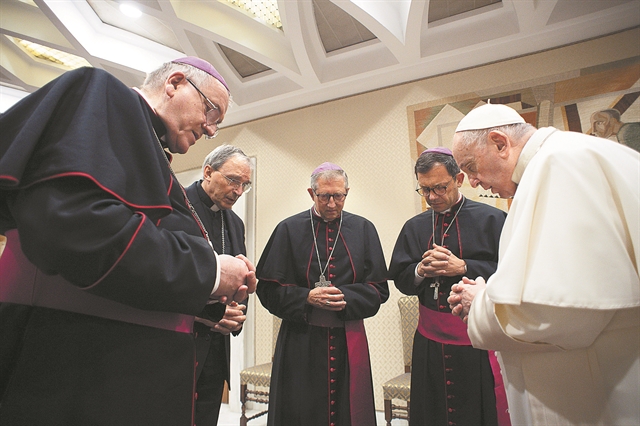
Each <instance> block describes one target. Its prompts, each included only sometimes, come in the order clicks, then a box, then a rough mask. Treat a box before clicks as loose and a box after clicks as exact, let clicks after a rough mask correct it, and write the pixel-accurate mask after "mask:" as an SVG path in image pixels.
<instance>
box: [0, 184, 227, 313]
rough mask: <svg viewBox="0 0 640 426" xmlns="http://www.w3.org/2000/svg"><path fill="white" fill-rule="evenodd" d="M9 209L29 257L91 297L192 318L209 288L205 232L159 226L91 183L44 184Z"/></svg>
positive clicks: (211, 263)
mask: <svg viewBox="0 0 640 426" xmlns="http://www.w3.org/2000/svg"><path fill="white" fill-rule="evenodd" d="M8 204H9V206H10V207H9V208H10V211H11V212H12V216H13V217H14V218H15V219H16V222H17V226H18V230H19V232H20V240H21V243H22V249H23V251H24V253H25V255H26V256H27V257H28V258H29V260H31V262H33V263H34V264H35V265H37V266H38V267H39V268H40V269H42V270H43V271H44V272H46V273H50V274H60V275H61V276H62V277H64V278H65V279H66V280H68V281H69V282H71V283H72V284H75V285H77V286H79V287H84V288H86V289H87V291H89V292H91V293H94V294H97V295H99V296H102V297H104V298H107V299H111V300H115V301H117V302H121V303H124V304H127V305H130V306H134V307H137V308H141V309H149V310H157V311H167V312H179V313H186V314H193V315H196V314H198V313H199V312H200V310H201V309H202V308H203V306H204V304H205V303H206V301H207V299H208V297H209V294H210V292H211V289H212V288H213V284H214V282H215V278H216V263H215V255H214V254H213V250H212V249H211V248H210V246H209V244H208V243H207V242H206V240H205V239H204V238H203V236H202V235H190V234H188V233H186V232H184V231H179V230H171V231H170V230H167V229H162V228H160V227H157V226H156V225H155V224H154V223H152V221H151V219H150V218H149V217H147V216H145V215H144V214H143V213H140V212H136V211H133V210H132V209H130V208H129V207H128V206H126V205H124V204H123V203H122V202H120V201H119V200H117V199H114V198H110V197H108V196H106V194H105V192H104V191H102V190H101V189H99V188H98V187H97V186H95V185H94V184H93V182H91V181H90V180H88V179H84V178H79V177H66V178H58V179H52V180H50V181H45V182H43V183H39V184H36V185H33V186H31V187H29V188H27V189H24V190H22V191H19V192H17V195H16V196H15V197H11V199H10V200H9V203H8ZM194 224H195V222H194ZM194 226H195V225H194Z"/></svg>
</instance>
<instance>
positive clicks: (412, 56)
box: [0, 0, 640, 125]
mask: <svg viewBox="0 0 640 426" xmlns="http://www.w3.org/2000/svg"><path fill="white" fill-rule="evenodd" d="M123 3H127V4H128V5H133V6H136V7H138V9H139V11H140V12H141V14H140V16H139V17H138V18H131V17H128V16H126V15H124V14H123V13H122V11H121V8H120V6H121V4H123ZM254 3H256V4H253V5H252V4H251V1H250V0H127V1H126V2H125V1H114V0H0V33H2V34H1V37H0V103H2V104H10V103H11V102H13V99H14V97H17V98H19V97H20V96H24V94H25V93H27V92H32V91H34V90H36V89H37V88H39V87H41V86H42V85H44V84H45V83H47V82H48V81H50V80H51V79H53V78H55V77H57V76H58V75H60V74H62V73H63V72H65V71H66V70H68V69H70V68H69V67H68V66H66V65H63V64H61V63H62V62H64V61H65V59H56V58H55V54H63V53H64V54H71V55H73V56H72V58H73V57H74V56H77V57H79V58H77V60H80V62H79V63H80V64H82V63H84V64H87V65H90V66H94V67H99V68H104V69H105V70H107V71H109V72H111V73H112V74H114V75H116V76H117V77H118V78H120V79H121V80H122V81H123V82H124V83H125V84H127V85H130V86H137V85H139V84H140V83H141V82H142V80H143V78H144V73H145V72H146V71H149V70H151V69H153V68H156V67H157V66H158V65H160V64H161V63H163V62H166V61H169V60H171V59H174V58H177V57H180V56H186V55H194V56H199V57H201V58H204V59H206V60H208V61H209V62H211V63H212V64H213V65H214V66H215V67H216V68H217V69H218V70H219V71H220V72H221V74H222V75H223V76H224V77H225V79H226V80H227V83H228V84H229V86H230V88H231V92H232V95H233V100H234V105H233V107H232V108H231V109H230V111H229V113H228V114H227V117H226V119H225V125H232V124H238V123H242V122H245V121H248V120H253V119H257V118H261V117H265V116H268V115H272V114H276V113H279V112H283V111H287V110H291V109H295V108H300V107H304V106H307V105H312V104H315V103H320V102H326V101H329V100H333V99H337V98H341V97H345V96H350V95H353V94H357V93H362V92H366V91H370V90H375V89H378V88H382V87H387V86H391V85H395V84H400V83H404V82H407V81H412V80H417V79H421V78H425V77H429V76H433V75H438V74H443V73H447V72H452V71H456V70H460V69H465V68H469V67H473V66H477V65H481V64H486V63H490V62H494V61H499V60H503V59H508V58H511V57H515V56H520V55H524V54H528V53H532V52H537V51H541V50H545V49H549V48H553V47H557V46H562V45H566V44H570V43H575V42H579V41H582V40H586V39H589V38H593V37H598V36H601V35H606V34H610V33H614V32H617V31H621V30H624V29H627V28H632V27H635V26H638V25H640V0H503V1H500V0H422V1H420V0H386V1H385V0H299V1H295V0H272V1H267V0H264V1H256V2H254ZM29 45H31V46H32V47H34V48H36V49H38V48H40V47H41V46H44V47H49V48H53V49H55V51H54V54H51V53H50V52H44V53H36V54H35V55H36V56H34V54H33V53H30V52H29V51H28V50H27V48H28V47H29ZM81 59H84V61H86V62H83V61H81ZM73 66H78V65H73ZM2 107H3V105H0V108H2ZM5 108H6V107H5Z"/></svg>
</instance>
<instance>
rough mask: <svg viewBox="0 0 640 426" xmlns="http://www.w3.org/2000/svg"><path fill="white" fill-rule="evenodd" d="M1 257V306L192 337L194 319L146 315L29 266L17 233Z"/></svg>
mask: <svg viewBox="0 0 640 426" xmlns="http://www.w3.org/2000/svg"><path fill="white" fill-rule="evenodd" d="M6 237H7V245H6V246H5V248H4V252H3V253H2V256H0V302H9V303H18V304H21V305H27V306H39V307H42V308H51V309H58V310H61V311H67V312H75V313H78V314H85V315H92V316H96V317H100V318H106V319H111V320H116V321H123V322H128V323H131V324H138V325H144V326H147V327H155V328H161V329H164V330H170V331H177V332H180V333H191V330H192V327H193V319H194V317H193V316H191V315H184V314H178V313H173V312H158V311H145V310H142V309H137V308H134V307H131V306H128V305H123V304H121V303H118V302H114V301H113V300H108V299H104V298H102V297H99V296H96V295H94V294H91V293H88V292H87V291H85V290H82V289H81V288H80V287H77V286H74V285H73V284H71V283H69V282H68V281H66V280H65V279H64V278H62V277H61V276H60V275H45V274H44V273H43V272H42V271H40V270H39V269H38V268H37V267H36V266H35V265H34V264H32V263H31V262H29V260H28V259H27V258H26V256H25V255H24V253H23V252H22V248H21V246H20V237H19V235H18V231H17V230H15V229H12V230H10V231H7V233H6Z"/></svg>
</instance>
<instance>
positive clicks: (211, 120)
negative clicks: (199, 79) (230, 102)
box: [185, 77, 220, 139]
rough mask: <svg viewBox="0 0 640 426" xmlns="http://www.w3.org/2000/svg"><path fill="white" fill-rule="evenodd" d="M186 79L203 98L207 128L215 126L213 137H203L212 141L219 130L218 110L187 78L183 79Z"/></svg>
mask: <svg viewBox="0 0 640 426" xmlns="http://www.w3.org/2000/svg"><path fill="white" fill-rule="evenodd" d="M185 78H186V79H187V81H188V82H189V83H191V85H192V86H193V88H194V89H196V90H197V91H198V93H200V95H202V97H203V98H204V101H205V104H204V105H205V115H206V117H207V126H209V127H214V126H215V131H214V132H213V135H211V136H209V135H205V138H207V139H213V138H215V137H216V136H218V131H219V130H220V121H219V120H220V108H218V107H217V106H216V104H214V103H213V102H211V100H210V99H209V98H207V96H206V95H205V94H204V93H202V91H201V90H200V89H198V86H196V85H195V84H194V83H193V81H191V80H190V79H189V78H187V77H185Z"/></svg>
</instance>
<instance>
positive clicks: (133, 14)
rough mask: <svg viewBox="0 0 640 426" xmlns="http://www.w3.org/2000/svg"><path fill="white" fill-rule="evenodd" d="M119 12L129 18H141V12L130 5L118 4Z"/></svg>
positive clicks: (136, 7)
mask: <svg viewBox="0 0 640 426" xmlns="http://www.w3.org/2000/svg"><path fill="white" fill-rule="evenodd" d="M120 12H122V13H123V14H125V15H126V16H128V17H130V18H139V17H140V16H142V11H141V10H140V9H139V8H138V6H136V5H134V4H131V3H120Z"/></svg>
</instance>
